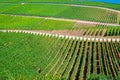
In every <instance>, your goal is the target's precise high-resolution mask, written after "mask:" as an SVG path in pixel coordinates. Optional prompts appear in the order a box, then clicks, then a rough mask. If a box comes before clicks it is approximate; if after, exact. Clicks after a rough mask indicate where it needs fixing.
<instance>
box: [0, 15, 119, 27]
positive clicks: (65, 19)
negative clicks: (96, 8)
mask: <svg viewBox="0 0 120 80" xmlns="http://www.w3.org/2000/svg"><path fill="white" fill-rule="evenodd" d="M0 15H10V16H15V17H16V16H19V17H31V18H44V19H51V20H60V21H71V22H77V23H86V24H93V25H98V24H99V25H106V26H120V25H119V24H117V23H116V24H112V23H103V22H93V21H84V20H76V19H74V20H73V19H67V18H54V17H40V16H30V15H16V14H0Z"/></svg>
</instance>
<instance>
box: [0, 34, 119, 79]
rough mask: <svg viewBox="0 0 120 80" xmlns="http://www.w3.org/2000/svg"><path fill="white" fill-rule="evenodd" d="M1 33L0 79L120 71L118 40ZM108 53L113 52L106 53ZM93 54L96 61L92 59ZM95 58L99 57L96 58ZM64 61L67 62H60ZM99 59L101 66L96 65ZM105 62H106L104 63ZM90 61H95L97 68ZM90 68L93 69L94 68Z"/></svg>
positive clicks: (64, 76) (80, 75)
mask: <svg viewBox="0 0 120 80" xmlns="http://www.w3.org/2000/svg"><path fill="white" fill-rule="evenodd" d="M0 37H1V38H0V48H1V50H0V55H1V58H0V61H1V63H0V65H1V66H0V79H8V80H10V79H17V80H18V79H25V80H26V79H27V80H29V79H34V78H36V79H38V80H39V79H41V78H45V79H46V80H48V79H60V78H63V79H68V78H70V79H75V78H77V79H81V78H82V76H83V75H86V78H88V79H89V78H90V76H92V74H99V75H103V76H99V75H98V76H99V77H100V78H107V77H105V76H104V75H105V74H107V73H106V71H108V72H109V73H108V75H109V77H112V76H114V75H119V74H120V73H119V70H118V65H116V63H119V62H120V60H119V57H118V54H119V51H120V45H119V44H120V43H117V42H115V43H112V42H111V43H108V42H106V43H104V42H102V43H101V42H84V41H79V40H68V39H60V38H55V37H46V36H39V35H32V34H25V33H18V34H16V33H2V32H0ZM63 46H64V47H63ZM88 46H89V47H88ZM97 46H98V47H97ZM102 46H103V47H102ZM103 50H104V51H103ZM87 54H89V55H87ZM103 54H104V56H103ZM92 55H93V56H92ZM105 55H106V56H105ZM107 55H110V56H109V57H107ZM112 55H114V56H112ZM91 56H92V57H93V63H91V58H92V57H91ZM97 56H98V57H99V58H97ZM70 57H71V58H70ZM86 58H87V60H86ZM110 59H112V62H110V63H111V64H112V66H113V69H114V71H115V73H113V71H112V70H110V68H111V67H110V64H109V65H107V64H108V61H109V60H110ZM114 59H115V60H116V62H114ZM81 60H82V62H81ZM96 60H99V61H98V62H96ZM103 60H104V61H103ZM63 61H64V63H63V64H61V63H62V62H63ZM79 61H80V62H79ZM86 63H87V64H88V65H87V67H88V69H87V73H85V74H83V72H84V69H86V68H85V67H84V66H85V64H86ZM97 63H98V65H99V66H98V65H96V64H97ZM105 63H106V65H104V64H105ZM6 64H7V65H6ZM67 64H68V65H67ZM90 64H93V66H94V68H92V66H90ZM53 67H54V68H53ZM59 67H60V68H59ZM78 68H80V71H79V70H78ZM97 68H99V69H100V71H99V70H98V69H97ZM104 68H105V70H104ZM93 69H94V70H93ZM91 70H93V71H92V72H91ZM63 72H64V73H63ZM46 74H47V76H46V77H45V75H46ZM53 75H54V76H53ZM55 75H56V76H55ZM60 75H61V76H60ZM75 75H76V76H75ZM96 77H97V75H96ZM109 77H108V79H109Z"/></svg>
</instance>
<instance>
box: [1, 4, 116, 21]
mask: <svg viewBox="0 0 120 80" xmlns="http://www.w3.org/2000/svg"><path fill="white" fill-rule="evenodd" d="M29 9H30V10H29ZM74 12H76V13H74ZM1 13H2V14H17V15H28V16H44V17H56V18H68V19H78V20H85V21H96V22H105V23H117V20H118V13H117V12H113V11H107V10H103V9H97V8H88V7H79V6H71V5H62V4H44V3H43V4H42V3H41V4H37V3H36V4H29V3H28V4H24V5H21V6H19V7H14V6H13V8H10V9H8V10H6V11H1ZM88 13H89V14H88ZM94 13H96V14H94ZM71 15H72V16H71Z"/></svg>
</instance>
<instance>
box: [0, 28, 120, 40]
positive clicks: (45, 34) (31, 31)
mask: <svg viewBox="0 0 120 80" xmlns="http://www.w3.org/2000/svg"><path fill="white" fill-rule="evenodd" d="M0 32H16V33H28V34H35V35H43V36H52V37H59V38H65V39H73V40H75V39H76V40H80V41H82V40H84V41H89V42H90V41H92V42H94V41H96V42H99V41H100V42H119V41H120V38H114V37H97V36H96V37H92V36H91V37H89V36H87V37H86V36H68V35H59V34H51V33H47V32H36V31H34V30H0Z"/></svg>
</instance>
